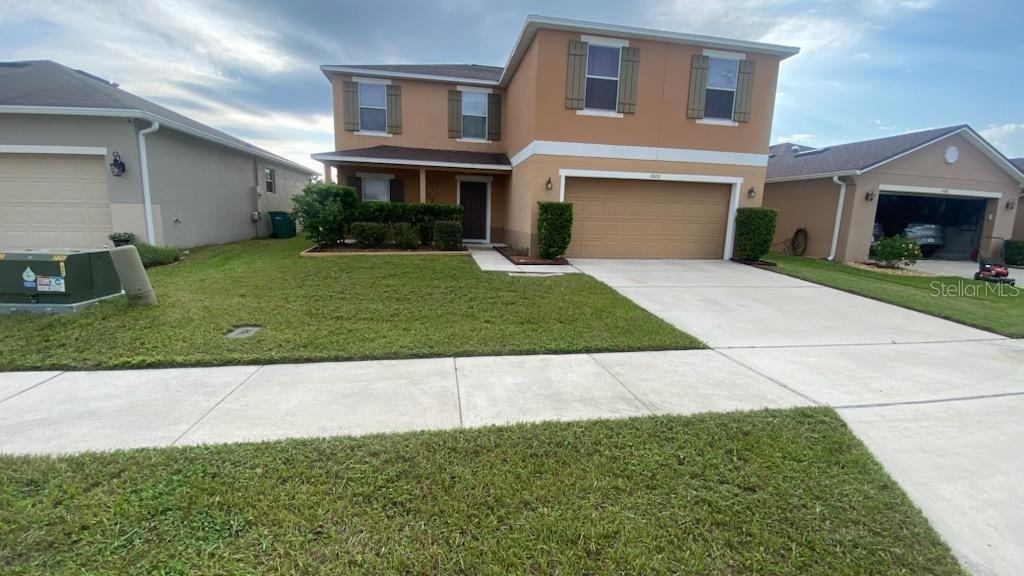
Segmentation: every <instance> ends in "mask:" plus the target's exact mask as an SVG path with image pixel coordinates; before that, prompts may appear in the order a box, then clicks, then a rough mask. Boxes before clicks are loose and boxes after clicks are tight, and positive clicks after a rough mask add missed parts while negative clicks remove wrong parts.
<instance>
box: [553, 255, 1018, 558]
mask: <svg viewBox="0 0 1024 576" xmlns="http://www.w3.org/2000/svg"><path fill="white" fill-rule="evenodd" d="M572 264H573V265H574V266H576V267H577V268H579V269H580V270H582V271H583V272H585V273H587V274H590V275H592V276H594V277H596V278H597V279H599V280H601V281H603V282H605V283H606V284H608V285H610V286H612V287H613V288H615V289H616V290H617V291H619V292H620V293H622V294H623V295H625V296H626V297H628V298H630V299H632V300H633V301H634V302H636V303H637V304H639V305H640V306H642V307H644V308H646V309H647V310H649V311H650V312H652V313H654V314H656V315H658V316H660V317H662V318H663V319H665V320H666V321H668V322H670V323H672V324H673V325H675V326H677V327H679V328H680V329H682V330H684V331H686V332H689V333H690V334H693V335H694V336H697V337H698V338H701V339H702V340H704V341H705V342H706V343H708V344H709V345H710V346H711V347H712V348H715V349H716V350H717V351H718V352H719V353H720V354H722V355H723V356H725V357H727V358H730V359H732V360H733V361H735V362H737V363H738V364H740V365H741V366H744V367H746V368H747V369H749V370H751V371H752V372H754V373H756V374H759V375H761V376H763V377H765V378H767V379H769V380H770V381H772V382H775V383H776V384H778V385H779V386H780V387H783V388H785V389H788V390H790V391H792V392H794V393H795V394H798V395H800V396H801V397H803V398H806V399H808V400H809V401H811V402H813V403H815V404H820V405H825V406H832V407H834V408H836V410H837V411H838V412H839V414H840V415H841V416H842V417H843V418H844V419H845V420H846V422H847V423H848V424H849V426H850V427H851V429H852V430H853V431H854V432H855V433H856V434H857V436H858V437H859V438H860V439H861V440H862V441H863V442H864V443H865V444H866V445H867V446H868V448H869V449H870V450H871V451H872V453H873V454H874V455H875V456H876V457H877V458H878V460H879V461H880V462H881V463H882V465H883V466H885V468H886V470H888V472H889V473H890V474H891V475H892V477H893V478H894V479H895V480H896V481H897V482H898V483H899V484H900V485H901V486H902V487H903V488H904V490H905V491H906V492H907V494H908V495H909V496H910V498H911V499H912V500H913V501H914V503H915V504H917V506H918V507H919V508H921V510H922V511H923V512H924V513H925V515H926V516H927V517H928V518H929V520H930V521H931V522H932V525H933V526H934V527H935V528H936V529H937V530H938V531H939V533H940V534H942V536H943V537H944V538H945V540H946V542H947V543H949V545H950V547H951V548H952V549H953V552H954V553H955V554H956V555H957V557H958V558H959V559H960V561H961V562H962V563H963V564H964V566H965V567H967V568H968V569H969V570H971V571H972V572H973V573H975V574H982V575H989V574H1006V575H1010V574H1017V573H1019V570H1020V566H1022V565H1024V539H1022V538H1021V537H1020V535H1021V534H1024V481H1022V479H1024V451H1022V450H1021V449H1020V448H1021V447H1022V446H1024V341H1021V340H1011V339H1007V338H1003V337H1001V336H999V335H997V334H992V333H988V332H985V331H982V330H976V329H974V328H970V327H967V326H963V325H960V324H956V323H954V322H949V321H946V320H942V319H939V318H935V317H932V316H928V315H926V314H921V313H919V312H914V311H911V310H906V309H903V308H899V307H897V306H892V305H889V304H885V303H882V302H877V301H874V300H870V299H867V298H862V297H860V296H855V295H852V294H848V293H845V292H841V291H838V290H834V289H831V288H826V287H823V286H818V285H816V284H811V283H809V282H804V281H802V280H797V279H794V278H790V277H787V276H783V275H781V274H776V273H774V272H769V271H765V270H761V269H757V268H753V267H750V266H745V265H742V264H736V263H732V262H724V261H685V260H675V261H672V260H598V259H576V260H573V261H572ZM944 273H945V272H944ZM950 274H952V273H950ZM936 297H938V296H936Z"/></svg>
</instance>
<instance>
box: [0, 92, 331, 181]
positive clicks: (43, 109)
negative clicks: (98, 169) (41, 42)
mask: <svg viewBox="0 0 1024 576" xmlns="http://www.w3.org/2000/svg"><path fill="white" fill-rule="evenodd" d="M0 114H49V115H55V116H99V117H105V118H134V119H139V120H146V121H148V122H159V123H160V124H161V125H163V126H164V127H166V128H171V129H173V130H177V131H178V132H183V133H185V134H188V135H190V136H195V137H197V138H200V139H203V140H207V141H209V142H213V143H215V144H220V145H221V146H225V147H227V148H231V149H234V150H238V151H239V152H245V153H247V154H252V155H253V156H258V157H260V158H263V159H264V160H270V161H271V162H276V163H279V164H282V165H284V166H288V167H289V168H293V169H295V170H298V171H300V172H303V173H305V174H311V175H312V174H317V172H316V171H315V170H310V169H309V168H306V167H305V166H302V165H300V164H296V163H295V162H292V161H291V160H285V159H284V158H282V157H280V156H277V155H275V154H271V153H270V152H267V151H265V150H259V149H257V148H255V147H249V146H246V145H242V144H239V143H237V142H233V141H231V140H227V139H225V138H222V137H220V136H217V135H215V134H210V133H209V132H204V131H202V130H199V129H197V128H192V127H191V126H187V125H185V124H182V123H180V122H175V121H174V120H168V119H167V118H164V117H163V116H160V115H157V114H153V113H151V112H146V111H145V110H138V109H135V108H78V107H75V106H13V105H0Z"/></svg>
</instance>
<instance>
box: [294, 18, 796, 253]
mask: <svg viewBox="0 0 1024 576" xmlns="http://www.w3.org/2000/svg"><path fill="white" fill-rule="evenodd" d="M797 52H798V49H796V48H790V47H785V46H776V45H771V44H763V43H758V42H748V41H743V40H728V39H723V38H714V37H710V36H703V35H694V34H679V33H674V32H663V31H657V30H647V29H642V28H632V27H626V26H615V25H605V24H595V23H589V22H580V21H575V20H563V19H556V18H546V17H539V16H530V17H529V18H528V19H527V21H526V23H525V26H524V27H523V30H522V33H521V34H520V36H519V39H518V41H517V43H516V45H515V46H514V48H513V49H512V53H511V55H510V57H509V59H508V63H507V64H506V65H505V66H504V67H492V66H478V65H463V64H453V65H332V66H321V70H322V71H323V73H324V75H325V76H327V78H328V80H330V82H331V84H332V87H333V90H334V114H335V143H336V148H337V149H336V150H335V151H333V152H325V153H322V154H314V155H313V158H314V159H316V160H319V161H321V162H323V163H324V165H325V175H326V177H327V179H328V180H333V179H334V178H337V179H338V181H339V182H342V183H346V182H347V183H350V184H352V185H354V186H356V187H358V188H359V190H360V193H361V194H362V196H363V199H364V200H392V201H405V202H445V203H459V204H462V205H463V206H464V208H465V214H464V222H463V226H464V235H465V237H466V240H467V241H484V242H502V243H506V244H508V245H510V246H513V247H516V248H521V249H529V250H530V252H532V253H536V249H537V231H536V228H537V202H538V201H541V200H547V201H558V200H565V201H569V202H572V203H573V204H574V212H575V222H574V226H573V239H572V243H571V245H570V246H569V251H568V254H569V255H571V256H595V257H641V258H684V257H685V258H723V257H729V256H731V253H732V236H733V219H734V215H735V208H736V207H737V206H758V205H760V204H761V198H762V191H763V187H764V176H765V167H766V165H767V162H768V145H769V140H770V132H771V124H772V111H773V108H774V104H775V88H776V80H777V76H778V69H779V62H780V61H781V60H783V59H785V58H787V57H789V56H792V55H793V54H796V53H797Z"/></svg>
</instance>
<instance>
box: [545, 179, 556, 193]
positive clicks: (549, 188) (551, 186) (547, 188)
mask: <svg viewBox="0 0 1024 576" xmlns="http://www.w3.org/2000/svg"><path fill="white" fill-rule="evenodd" d="M554 187H555V185H554V184H552V183H551V176H548V181H547V182H545V183H544V189H545V190H551V189H552V188H554Z"/></svg>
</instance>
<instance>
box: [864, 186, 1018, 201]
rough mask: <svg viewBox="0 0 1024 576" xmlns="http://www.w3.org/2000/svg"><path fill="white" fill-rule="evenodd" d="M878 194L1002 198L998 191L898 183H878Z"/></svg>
mask: <svg viewBox="0 0 1024 576" xmlns="http://www.w3.org/2000/svg"><path fill="white" fill-rule="evenodd" d="M878 193H879V194H916V195H924V196H960V197H963V198H1002V197H1003V195H1002V194H1001V193H999V192H988V191H986V190H959V189H956V188H932V187H929V186H903V185H900V184H879V185H878Z"/></svg>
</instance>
